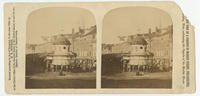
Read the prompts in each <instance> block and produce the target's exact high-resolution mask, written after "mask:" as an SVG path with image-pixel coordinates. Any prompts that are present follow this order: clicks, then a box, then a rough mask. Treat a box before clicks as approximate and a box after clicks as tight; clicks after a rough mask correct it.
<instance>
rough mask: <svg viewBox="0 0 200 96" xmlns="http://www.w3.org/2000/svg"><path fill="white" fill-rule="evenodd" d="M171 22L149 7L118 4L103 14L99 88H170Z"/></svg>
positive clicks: (157, 10)
mask: <svg viewBox="0 0 200 96" xmlns="http://www.w3.org/2000/svg"><path fill="white" fill-rule="evenodd" d="M172 48H173V23H172V20H171V17H170V15H169V14H168V13H166V12H165V11H162V10H160V9H157V8H153V7H120V8H116V9H112V10H110V11H109V12H108V13H106V15H105V16H104V20H103V32H102V67H101V70H102V71H101V75H102V76H101V87H102V88H165V89H166V88H168V89H171V88H172V68H173V57H172V56H173V50H172Z"/></svg>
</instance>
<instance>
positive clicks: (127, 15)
mask: <svg viewBox="0 0 200 96" xmlns="http://www.w3.org/2000/svg"><path fill="white" fill-rule="evenodd" d="M168 25H172V20H171V17H170V16H169V15H168V13H166V12H164V11H162V10H160V9H156V8H151V7H124V8H117V9H113V10H111V11H109V12H108V13H107V14H106V15H105V16H104V21H103V34H102V40H103V41H102V42H103V43H106V44H113V43H119V42H120V41H119V38H118V36H128V35H134V34H138V33H147V32H148V30H149V28H151V29H152V31H154V30H155V27H156V26H157V27H159V28H164V27H167V26H168Z"/></svg>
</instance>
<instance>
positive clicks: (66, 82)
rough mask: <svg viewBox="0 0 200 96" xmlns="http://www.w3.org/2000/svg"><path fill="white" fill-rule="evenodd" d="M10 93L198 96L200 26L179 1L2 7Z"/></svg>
mask: <svg viewBox="0 0 200 96" xmlns="http://www.w3.org/2000/svg"><path fill="white" fill-rule="evenodd" d="M4 32H5V36H4V37H5V89H6V92H7V93H9V94H34V93H35V94H38V93H45V94H51V93H54V94H60V93H62V94H65V93H193V92H195V60H194V58H195V54H194V51H195V50H194V27H193V26H192V25H191V24H190V22H189V20H188V19H187V18H186V17H185V16H184V14H183V13H182V11H181V9H180V8H179V7H178V5H176V4H175V3H174V2H65V3H37V2H32V3H16V2H7V3H5V4H4Z"/></svg>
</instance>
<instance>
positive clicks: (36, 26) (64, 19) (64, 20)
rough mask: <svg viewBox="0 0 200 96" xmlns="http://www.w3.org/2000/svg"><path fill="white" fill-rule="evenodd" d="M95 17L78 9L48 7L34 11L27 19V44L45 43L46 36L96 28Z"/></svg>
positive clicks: (84, 10)
mask: <svg viewBox="0 0 200 96" xmlns="http://www.w3.org/2000/svg"><path fill="white" fill-rule="evenodd" d="M95 25H96V22H95V17H94V15H93V14H92V12H90V11H89V10H87V9H84V8H77V7H47V8H40V9H37V10H34V11H32V12H31V13H30V14H29V16H28V18H27V25H26V28H27V32H26V37H27V43H29V44H38V43H43V42H44V40H43V38H42V37H44V36H52V35H57V34H72V31H74V32H78V31H79V29H80V28H85V29H87V28H90V27H92V26H95Z"/></svg>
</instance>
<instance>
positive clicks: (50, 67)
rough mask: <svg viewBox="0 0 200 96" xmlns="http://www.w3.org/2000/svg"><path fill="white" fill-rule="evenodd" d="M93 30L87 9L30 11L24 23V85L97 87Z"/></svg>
mask: <svg viewBox="0 0 200 96" xmlns="http://www.w3.org/2000/svg"><path fill="white" fill-rule="evenodd" d="M96 33H97V31H96V24H95V19H94V16H93V14H92V13H91V12H90V11H89V10H86V9H83V8H76V7H47V8H40V9H37V10H34V11H32V12H31V13H30V14H29V16H28V18H27V25H26V62H25V63H26V64H25V88H26V89H38V88H43V89H45V88H96V62H97V61H96Z"/></svg>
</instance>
